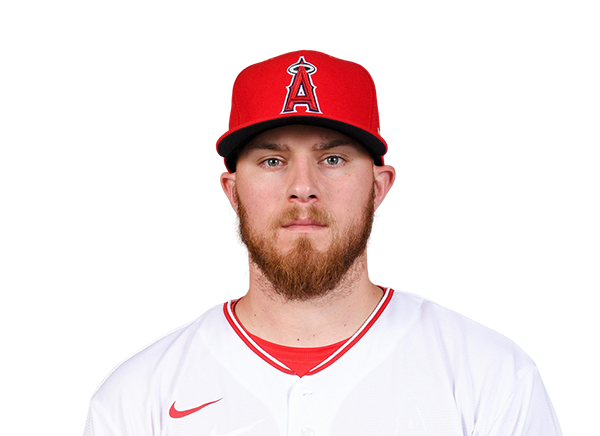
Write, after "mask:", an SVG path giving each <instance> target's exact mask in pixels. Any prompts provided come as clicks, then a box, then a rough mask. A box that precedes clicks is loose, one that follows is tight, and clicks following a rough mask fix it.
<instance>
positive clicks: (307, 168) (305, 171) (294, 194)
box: [287, 160, 321, 204]
mask: <svg viewBox="0 0 600 436" xmlns="http://www.w3.org/2000/svg"><path fill="white" fill-rule="evenodd" d="M288 177H289V180H288V188H287V190H288V192H287V197H288V200H289V201H290V202H292V203H309V204H312V203H315V202H317V201H319V198H320V196H321V194H320V192H319V187H318V183H317V169H316V168H313V166H311V165H310V163H309V162H308V160H301V161H296V162H294V164H293V165H291V167H290V169H289V171H288Z"/></svg>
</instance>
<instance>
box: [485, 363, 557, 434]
mask: <svg viewBox="0 0 600 436" xmlns="http://www.w3.org/2000/svg"><path fill="white" fill-rule="evenodd" d="M482 430H483V431H481V432H476V433H475V435H476V436H562V432H561V429H560V426H559V423H558V419H557V418H556V414H555V412H554V408H553V407H552V403H551V402H550V398H549V397H548V394H547V392H546V388H545V387H544V384H543V382H542V379H541V377H540V374H539V372H538V370H537V368H536V367H534V368H533V369H532V370H531V371H529V372H528V373H527V374H526V375H525V376H523V378H522V379H521V380H520V383H518V384H517V386H516V387H515V390H514V393H513V394H512V395H511V396H510V398H509V399H508V400H507V401H506V403H505V404H504V407H503V408H502V409H501V411H500V413H499V414H498V415H497V417H496V418H495V419H494V420H492V422H491V425H490V427H489V429H482Z"/></svg>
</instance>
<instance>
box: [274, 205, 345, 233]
mask: <svg viewBox="0 0 600 436" xmlns="http://www.w3.org/2000/svg"><path fill="white" fill-rule="evenodd" d="M300 218H307V219H309V220H313V221H317V222H318V223H320V224H323V225H325V226H328V227H329V226H331V225H332V224H333V223H334V220H333V218H332V217H331V215H330V214H329V213H327V212H325V211H324V210H321V209H319V208H318V207H316V206H315V205H311V206H309V207H300V206H298V205H294V206H293V207H292V208H290V209H288V210H286V211H284V212H283V213H282V214H281V215H279V216H278V217H277V218H276V219H275V220H274V221H273V224H272V228H273V229H279V228H281V227H282V226H283V225H285V224H287V223H289V222H290V221H294V220H297V219H300Z"/></svg>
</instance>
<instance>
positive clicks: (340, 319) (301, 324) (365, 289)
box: [235, 253, 383, 347]
mask: <svg viewBox="0 0 600 436" xmlns="http://www.w3.org/2000/svg"><path fill="white" fill-rule="evenodd" d="M382 295H383V292H382V290H381V289H380V288H379V287H377V286H375V285H374V284H373V283H371V281H370V280H369V276H368V271H367V258H366V253H365V254H363V255H362V256H360V257H359V258H358V259H356V261H355V263H354V264H353V265H352V267H351V268H350V270H349V271H348V272H347V273H346V275H345V276H344V278H343V279H342V280H341V281H340V283H339V284H338V286H337V287H336V288H334V289H332V290H331V291H329V292H328V293H327V294H326V295H324V296H321V297H317V298H314V299H310V300H307V301H296V300H288V299H286V298H285V297H284V296H282V295H280V294H279V293H277V292H276V291H275V290H274V289H273V287H272V286H271V285H270V283H269V282H268V281H267V280H266V279H265V277H264V276H263V275H262V273H261V271H260V269H259V268H258V267H257V266H256V265H255V264H253V263H252V262H250V288H249V290H248V293H247V294H246V295H245V296H244V298H242V299H241V300H240V301H239V302H238V303H237V304H236V307H235V311H236V315H237V317H238V319H239V320H240V322H241V323H242V324H243V326H244V327H245V328H246V330H248V331H249V332H250V333H252V334H253V335H256V336H258V337H260V338H262V339H265V340H267V341H270V342H274V343H276V344H280V345H286V346H291V347H320V346H324V345H329V344H333V343H336V342H339V341H342V340H344V339H347V338H349V337H350V336H352V335H353V334H354V333H355V332H356V331H357V330H358V329H359V328H360V326H361V325H362V324H363V323H364V322H365V320H366V319H367V318H368V317H369V315H370V314H371V313H372V312H373V310H374V309H375V307H377V304H378V303H379V301H380V300H381V297H382Z"/></svg>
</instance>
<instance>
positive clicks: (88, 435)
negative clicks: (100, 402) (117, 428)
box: [83, 404, 115, 436]
mask: <svg viewBox="0 0 600 436" xmlns="http://www.w3.org/2000/svg"><path fill="white" fill-rule="evenodd" d="M83 436H115V434H114V433H113V431H112V430H111V429H110V428H109V427H108V425H107V424H106V423H105V422H104V420H103V419H102V418H101V417H100V416H99V415H98V413H97V411H96V410H95V409H94V408H93V406H92V404H90V408H89V410H88V415H87V419H86V421H85V429H84V431H83Z"/></svg>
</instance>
